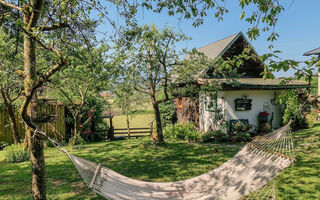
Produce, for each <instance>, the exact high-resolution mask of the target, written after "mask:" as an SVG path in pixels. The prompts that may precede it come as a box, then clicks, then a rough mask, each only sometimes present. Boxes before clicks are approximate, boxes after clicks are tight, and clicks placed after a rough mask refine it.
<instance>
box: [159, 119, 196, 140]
mask: <svg viewBox="0 0 320 200" xmlns="http://www.w3.org/2000/svg"><path fill="white" fill-rule="evenodd" d="M163 135H164V137H165V138H168V139H177V140H185V141H199V140H200V139H201V133H200V132H198V131H197V130H196V129H195V126H194V124H193V123H190V122H188V123H185V124H174V125H169V126H167V127H166V128H165V129H164V134H163Z"/></svg>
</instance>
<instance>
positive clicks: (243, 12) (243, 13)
mask: <svg viewBox="0 0 320 200" xmlns="http://www.w3.org/2000/svg"><path fill="white" fill-rule="evenodd" d="M245 15H246V11H245V10H244V11H242V13H241V15H240V19H243V18H244V16H245Z"/></svg>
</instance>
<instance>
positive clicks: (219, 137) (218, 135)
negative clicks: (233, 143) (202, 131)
mask: <svg viewBox="0 0 320 200" xmlns="http://www.w3.org/2000/svg"><path fill="white" fill-rule="evenodd" d="M213 137H214V140H215V141H216V142H227V141H229V140H230V139H229V136H228V135H227V134H226V133H224V132H223V131H221V130H217V131H214V132H213Z"/></svg>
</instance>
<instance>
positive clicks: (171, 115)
mask: <svg viewBox="0 0 320 200" xmlns="http://www.w3.org/2000/svg"><path fill="white" fill-rule="evenodd" d="M159 111H160V117H161V122H162V124H163V126H164V127H166V126H168V125H172V124H174V123H175V122H176V121H177V112H176V106H175V104H174V103H173V101H172V100H171V101H167V102H165V103H161V104H159Z"/></svg>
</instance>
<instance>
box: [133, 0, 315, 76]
mask: <svg viewBox="0 0 320 200" xmlns="http://www.w3.org/2000/svg"><path fill="white" fill-rule="evenodd" d="M238 2H239V1H238V0H226V1H225V6H226V8H227V9H228V10H229V13H227V14H226V15H225V16H224V19H223V21H220V22H218V21H217V19H215V18H214V10H212V12H211V13H210V14H209V15H208V16H207V17H206V18H205V19H204V23H203V24H202V25H200V27H193V26H192V21H191V20H186V19H184V20H182V21H181V22H180V23H179V21H178V19H177V16H168V15H167V14H166V13H165V12H163V13H161V14H156V13H153V12H150V11H146V10H143V12H142V11H141V10H140V11H139V12H138V21H139V23H140V24H150V23H153V24H155V25H156V26H158V27H161V26H163V25H165V24H168V25H170V26H172V27H174V28H175V31H177V32H180V31H181V32H183V33H184V34H186V35H187V36H188V37H192V40H191V41H188V42H182V43H180V44H178V45H177V48H187V49H188V50H191V49H192V48H199V47H202V46H205V45H207V44H210V43H212V42H214V41H217V40H220V39H222V38H225V37H227V36H230V35H233V34H234V33H237V32H239V31H242V32H243V33H244V34H246V32H247V30H248V28H249V27H250V24H249V23H247V22H246V21H244V20H240V14H241V12H242V10H241V8H240V7H239V3H238ZM281 2H284V3H285V4H283V5H284V8H285V10H284V11H283V12H282V13H281V15H280V17H279V21H278V23H277V25H276V29H275V31H276V32H277V33H278V34H279V35H280V37H279V38H278V40H277V41H276V42H274V43H273V46H274V47H275V48H274V50H280V51H282V53H281V54H279V55H280V57H281V58H282V59H295V60H297V61H303V60H307V59H308V57H306V56H303V53H305V52H307V51H309V50H312V49H315V48H318V47H320V0H282V1H281ZM249 11H250V10H247V12H249ZM269 34H270V33H263V34H261V36H260V37H259V38H258V39H257V40H255V41H251V44H252V45H253V47H254V48H255V49H256V50H257V52H258V53H259V54H260V55H261V54H264V53H268V52H269V49H268V46H269V45H270V42H268V41H267V40H266V38H267V36H268V35H269ZM292 74H293V72H292V71H291V72H286V73H285V72H280V73H277V74H276V76H290V75H292Z"/></svg>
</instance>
